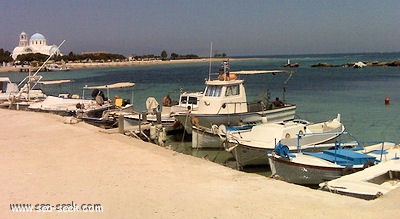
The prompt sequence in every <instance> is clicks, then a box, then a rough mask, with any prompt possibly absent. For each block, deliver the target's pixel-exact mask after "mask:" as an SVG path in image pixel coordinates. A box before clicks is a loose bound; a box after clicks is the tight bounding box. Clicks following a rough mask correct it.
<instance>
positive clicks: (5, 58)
mask: <svg viewBox="0 0 400 219" xmlns="http://www.w3.org/2000/svg"><path fill="white" fill-rule="evenodd" d="M12 61H13V59H12V57H11V52H9V51H4V49H0V64H1V63H3V62H12Z"/></svg>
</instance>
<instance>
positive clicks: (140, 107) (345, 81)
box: [2, 53, 400, 175]
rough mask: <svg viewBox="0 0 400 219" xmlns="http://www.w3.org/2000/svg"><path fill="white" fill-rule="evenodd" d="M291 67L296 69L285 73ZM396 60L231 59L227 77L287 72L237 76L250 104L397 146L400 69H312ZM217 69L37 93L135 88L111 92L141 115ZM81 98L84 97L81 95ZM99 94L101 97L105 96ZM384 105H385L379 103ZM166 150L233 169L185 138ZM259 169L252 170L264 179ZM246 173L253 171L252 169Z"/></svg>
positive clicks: (93, 77)
mask: <svg viewBox="0 0 400 219" xmlns="http://www.w3.org/2000/svg"><path fill="white" fill-rule="evenodd" d="M288 59H290V62H291V63H299V65H300V66H299V67H298V68H284V67H283V65H285V64H286V63H287V62H288ZM394 60H400V53H362V54H314V55H279V56H250V57H249V56H244V57H232V58H231V60H230V67H231V71H240V70H288V71H293V74H292V75H291V77H290V78H289V75H288V74H259V75H241V76H240V78H242V79H244V80H245V86H246V92H247V97H248V100H250V101H252V100H258V99H260V98H266V97H267V96H269V97H270V98H271V99H275V97H279V98H281V99H282V98H283V91H284V90H285V94H284V99H285V101H286V102H290V103H294V104H296V105H297V111H296V116H297V117H299V118H301V119H305V120H308V121H311V122H321V121H326V120H329V119H332V118H335V117H336V116H337V115H338V114H340V116H341V121H342V123H343V124H344V125H345V128H346V130H347V131H348V132H350V133H351V134H352V135H353V136H355V137H356V138H357V139H358V140H359V141H361V142H369V141H381V140H385V141H394V142H400V138H399V137H400V135H399V131H400V92H399V91H400V86H399V85H400V68H399V67H365V68H359V69H356V68H352V67H311V66H312V65H315V64H317V63H329V64H332V65H342V64H345V63H350V62H359V61H363V62H376V61H377V62H390V61H394ZM220 66H221V63H220V62H208V61H204V62H192V63H190V62H188V63H166V64H156V65H136V66H128V67H115V68H95V69H79V70H71V71H64V72H43V73H40V74H41V75H42V76H43V77H44V79H43V80H60V79H70V80H72V82H71V83H64V84H60V85H46V86H43V85H41V86H39V88H40V89H42V90H43V91H44V92H45V93H46V94H48V95H58V94H59V93H71V94H79V95H83V89H82V88H83V87H84V86H86V85H87V86H93V85H104V84H110V83H117V82H128V81H129V82H134V83H135V86H134V87H133V88H130V89H127V88H124V89H116V90H111V91H110V93H109V97H111V98H112V97H114V96H115V95H118V96H120V97H122V98H125V99H130V100H131V102H132V103H133V104H134V108H135V110H136V111H144V110H145V109H146V106H145V102H146V99H147V98H148V97H155V98H156V99H157V100H159V103H161V99H162V98H163V97H164V96H166V95H170V96H171V97H172V98H173V99H175V100H177V99H178V97H179V94H180V92H181V91H202V90H204V80H205V79H206V78H208V77H209V72H210V69H211V72H217V71H218V69H219V68H220ZM2 75H4V76H8V77H10V79H11V80H12V81H21V80H22V79H23V78H24V77H25V76H26V73H21V72H14V73H4V74H2ZM86 92H87V93H86V94H85V95H86V97H90V93H89V92H88V91H86ZM104 92H105V91H104ZM386 98H390V104H389V105H387V104H385V99H386ZM166 145H169V147H170V148H172V149H173V150H176V151H178V152H181V153H185V154H191V155H193V156H197V157H201V158H204V159H208V160H210V161H213V162H217V163H220V164H222V165H227V166H234V165H232V162H233V163H234V160H233V158H232V156H231V155H230V154H229V153H227V152H225V151H223V150H201V149H196V150H194V149H193V150H192V149H191V147H190V145H191V139H190V136H189V137H188V136H184V134H182V133H178V134H176V135H172V136H168V140H167V142H166ZM264 169H265V168H264V167H261V169H256V170H255V172H258V173H260V174H263V175H268V171H264ZM245 171H250V172H252V171H254V170H252V169H250V170H245Z"/></svg>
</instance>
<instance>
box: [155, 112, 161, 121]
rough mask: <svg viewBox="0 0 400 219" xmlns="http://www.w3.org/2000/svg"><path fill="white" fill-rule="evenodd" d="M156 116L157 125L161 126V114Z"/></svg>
mask: <svg viewBox="0 0 400 219" xmlns="http://www.w3.org/2000/svg"><path fill="white" fill-rule="evenodd" d="M156 116H157V124H161V112H157V113H156Z"/></svg>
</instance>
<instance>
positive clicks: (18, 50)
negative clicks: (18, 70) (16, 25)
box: [12, 32, 62, 60]
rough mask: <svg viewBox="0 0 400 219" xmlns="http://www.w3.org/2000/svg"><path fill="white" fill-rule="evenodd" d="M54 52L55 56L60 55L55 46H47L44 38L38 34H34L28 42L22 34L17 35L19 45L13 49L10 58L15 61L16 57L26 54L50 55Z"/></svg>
mask: <svg viewBox="0 0 400 219" xmlns="http://www.w3.org/2000/svg"><path fill="white" fill-rule="evenodd" d="M54 51H55V55H62V54H61V53H60V50H59V49H58V48H57V46H56V45H47V40H46V38H45V37H44V36H43V35H42V34H40V33H35V34H33V35H32V36H31V38H30V39H29V41H28V35H27V34H26V33H25V32H22V33H21V34H20V35H19V45H18V46H17V47H15V48H14V50H13V52H12V58H13V59H14V60H15V59H17V57H18V55H21V54H28V53H41V54H45V55H50V54H52V53H53V52H54Z"/></svg>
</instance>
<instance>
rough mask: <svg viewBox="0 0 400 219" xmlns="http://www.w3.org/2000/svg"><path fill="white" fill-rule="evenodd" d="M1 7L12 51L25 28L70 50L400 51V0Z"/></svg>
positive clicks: (192, 0) (8, 2) (20, 0)
mask: <svg viewBox="0 0 400 219" xmlns="http://www.w3.org/2000/svg"><path fill="white" fill-rule="evenodd" d="M0 15H1V19H0V28H1V32H0V48H4V49H6V50H9V51H12V50H13V49H14V47H15V46H17V45H18V37H19V34H20V33H21V32H22V31H24V32H26V33H27V34H28V36H29V37H30V36H31V35H32V34H34V33H36V32H39V33H41V34H43V35H44V36H45V37H46V38H47V40H48V43H49V44H59V43H60V42H61V41H62V40H66V42H65V44H64V46H63V47H62V48H61V51H62V52H63V53H64V54H67V53H68V52H70V51H73V52H74V53H81V52H85V51H106V52H111V53H119V54H124V55H130V54H138V55H143V54H156V55H160V54H161V51H162V50H166V51H167V52H168V54H170V53H171V52H175V53H178V54H189V53H191V54H197V55H201V56H207V55H208V54H209V49H210V42H213V51H214V53H215V52H220V53H222V52H225V53H227V54H228V55H229V56H237V55H275V54H310V53H349V52H391V51H400V1H399V0H343V1H342V0H320V1H317V0H142V1H139V0H61V1H56V0H26V1H25V0H5V1H2V2H1V4H0Z"/></svg>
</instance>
